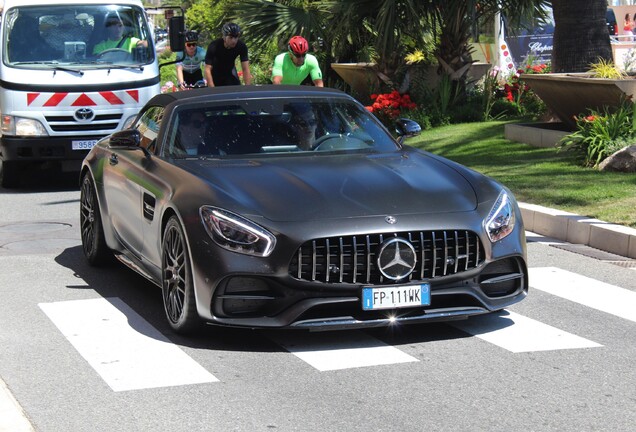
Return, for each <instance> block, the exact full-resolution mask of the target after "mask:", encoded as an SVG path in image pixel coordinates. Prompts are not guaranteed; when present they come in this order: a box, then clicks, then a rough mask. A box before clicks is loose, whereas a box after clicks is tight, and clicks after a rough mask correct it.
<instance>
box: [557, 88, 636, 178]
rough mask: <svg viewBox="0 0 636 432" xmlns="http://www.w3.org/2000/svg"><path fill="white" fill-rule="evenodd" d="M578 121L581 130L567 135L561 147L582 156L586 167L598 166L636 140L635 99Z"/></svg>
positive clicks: (588, 114) (583, 115) (561, 142)
mask: <svg viewBox="0 0 636 432" xmlns="http://www.w3.org/2000/svg"><path fill="white" fill-rule="evenodd" d="M574 119H575V120H576V127H577V130H576V131H575V132H573V133H571V134H569V135H566V136H564V137H563V138H562V139H561V141H560V142H559V148H560V149H566V150H573V151H574V152H575V153H577V154H578V155H579V156H582V159H583V165H584V166H588V167H598V165H599V164H600V163H601V162H602V161H603V160H604V159H605V158H607V157H608V156H609V155H611V154H612V153H614V152H616V151H617V150H620V149H622V148H624V147H627V146H628V145H631V143H633V142H634V137H636V104H635V103H633V102H632V101H631V100H625V101H624V102H623V104H622V105H621V106H620V107H619V108H618V109H610V108H608V107H604V108H603V110H601V111H595V110H590V112H589V113H587V114H582V115H579V116H576V117H575V118H574Z"/></svg>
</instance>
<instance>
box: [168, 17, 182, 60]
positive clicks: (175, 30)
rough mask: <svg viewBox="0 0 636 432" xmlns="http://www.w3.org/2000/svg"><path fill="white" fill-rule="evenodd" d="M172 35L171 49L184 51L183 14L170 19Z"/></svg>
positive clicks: (169, 27)
mask: <svg viewBox="0 0 636 432" xmlns="http://www.w3.org/2000/svg"><path fill="white" fill-rule="evenodd" d="M168 34H169V35H170V51H172V52H177V51H183V50H184V47H185V21H184V19H183V15H180V16H173V17H172V18H170V19H169V20H168Z"/></svg>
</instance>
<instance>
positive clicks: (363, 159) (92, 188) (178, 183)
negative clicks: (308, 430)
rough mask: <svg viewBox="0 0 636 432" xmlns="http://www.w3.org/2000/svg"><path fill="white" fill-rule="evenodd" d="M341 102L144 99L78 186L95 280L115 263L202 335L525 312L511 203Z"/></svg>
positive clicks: (229, 92)
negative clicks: (157, 292) (218, 328)
mask: <svg viewBox="0 0 636 432" xmlns="http://www.w3.org/2000/svg"><path fill="white" fill-rule="evenodd" d="M396 127H397V130H398V131H399V134H400V135H401V138H400V140H398V141H396V140H395V139H394V138H393V137H392V135H391V134H390V133H389V132H388V131H387V130H386V129H385V128H384V126H382V124H381V123H380V122H379V121H378V120H377V119H376V118H375V117H374V116H373V115H372V114H371V113H370V112H368V111H367V110H366V109H365V108H364V107H363V106H362V105H361V104H360V103H359V102H357V101H356V100H355V99H354V98H352V97H351V96H349V95H347V94H345V93H343V92H341V91H338V90H334V89H327V88H315V87H305V86H258V87H254V86H233V87H232V86H230V87H217V88H213V89H212V88H205V89H194V90H190V91H187V92H176V93H165V94H160V95H157V96H155V97H154V98H153V99H152V100H150V101H149V102H148V103H147V104H146V106H145V107H144V108H143V109H142V111H141V112H140V114H139V116H138V117H137V119H136V121H135V122H134V124H133V125H132V126H131V127H130V128H129V129H126V130H123V131H121V132H117V133H115V134H113V135H111V136H110V137H107V138H105V139H103V140H101V141H100V142H99V143H98V144H97V145H96V146H95V147H94V148H93V149H92V150H91V151H90V153H89V154H88V156H87V157H86V158H85V160H84V163H83V167H82V171H81V198H80V201H81V205H80V207H81V213H80V220H81V238H82V246H83V251H84V254H85V256H86V258H87V260H88V262H89V263H91V264H93V265H99V264H102V263H103V262H105V261H107V260H108V259H109V257H110V256H112V254H115V256H116V257H117V258H119V260H120V261H121V262H123V263H124V264H126V265H128V266H129V267H130V268H132V269H133V270H135V271H137V272H138V273H140V274H142V275H143V276H145V277H146V278H148V279H149V280H150V281H152V282H154V283H155V284H156V285H157V286H159V287H161V289H162V291H163V304H164V309H165V313H166V317H167V320H168V322H169V324H170V325H171V327H172V328H173V329H174V330H175V331H177V332H188V331H190V330H192V329H193V328H196V327H197V326H198V325H199V323H200V322H207V323H212V324H218V325H226V326H239V327H250V328H256V327H278V328H304V329H321V330H326V329H342V328H356V327H377V326H387V325H399V324H407V323H417V322H423V321H435V320H449V319H459V318H466V317H469V316H471V315H478V314H484V313H488V312H492V311H497V310H500V309H503V308H505V307H508V306H510V305H512V304H514V303H517V302H519V301H521V300H522V299H523V298H524V297H525V296H526V293H527V291H528V270H527V266H526V242H525V234H524V228H523V223H522V220H521V214H520V211H519V208H518V206H517V203H516V201H515V199H514V197H513V196H512V194H511V192H510V191H509V190H508V189H507V188H505V187H504V186H503V185H501V184H499V183H497V182H496V181H494V180H493V179H491V178H488V177H485V176H483V175H481V174H479V173H477V172H475V171H472V170H470V169H468V168H466V167H464V166H461V165H459V164H457V163H454V162H451V161H449V160H447V159H444V158H442V157H439V156H436V155H433V154H430V153H427V152H424V151H421V150H418V149H415V148H412V147H409V146H408V145H405V144H404V143H403V142H402V140H403V138H404V137H406V136H412V135H415V134H417V133H419V131H420V128H419V126H418V125H417V124H416V123H414V122H412V121H409V120H406V119H400V120H398V122H397V123H396Z"/></svg>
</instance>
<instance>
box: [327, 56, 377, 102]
mask: <svg viewBox="0 0 636 432" xmlns="http://www.w3.org/2000/svg"><path fill="white" fill-rule="evenodd" d="M331 68H332V69H333V70H334V71H336V73H337V74H338V75H340V78H342V80H343V81H344V82H346V83H347V84H349V85H350V86H351V90H352V91H353V93H354V96H355V97H356V98H358V99H359V100H361V101H367V100H368V99H369V96H370V95H371V94H372V93H377V91H378V89H379V88H380V78H379V77H378V73H377V71H376V69H375V63H331Z"/></svg>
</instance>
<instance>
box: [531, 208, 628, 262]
mask: <svg viewBox="0 0 636 432" xmlns="http://www.w3.org/2000/svg"><path fill="white" fill-rule="evenodd" d="M519 207H521V214H522V216H523V222H524V225H525V229H526V231H532V232H534V233H537V234H541V235H543V236H546V237H552V238H555V239H558V240H562V241H565V242H568V243H572V244H582V245H586V246H590V247H593V248H596V249H600V250H602V251H606V252H610V253H613V254H615V255H620V256H622V257H627V258H632V259H636V229H634V228H628V227H624V226H622V225H615V224H610V223H608V222H604V221H602V220H598V219H590V218H588V217H585V216H580V215H577V214H574V213H568V212H565V211H562V210H556V209H552V208H548V207H542V206H538V205H534V204H525V203H519Z"/></svg>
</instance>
